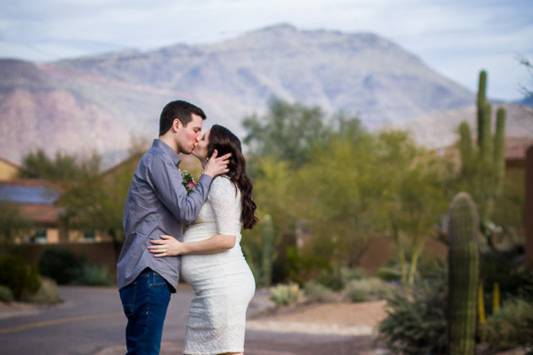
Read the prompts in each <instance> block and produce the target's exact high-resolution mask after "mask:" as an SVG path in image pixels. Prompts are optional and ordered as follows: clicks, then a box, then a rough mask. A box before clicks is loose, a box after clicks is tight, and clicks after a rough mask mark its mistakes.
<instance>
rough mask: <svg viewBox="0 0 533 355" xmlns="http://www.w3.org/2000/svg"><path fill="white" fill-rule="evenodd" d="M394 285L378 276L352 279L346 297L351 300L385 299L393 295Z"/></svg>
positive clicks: (346, 290)
mask: <svg viewBox="0 0 533 355" xmlns="http://www.w3.org/2000/svg"><path fill="white" fill-rule="evenodd" d="M393 292H394V286H392V285H390V284H388V283H386V282H384V281H382V280H381V279H378V278H368V279H362V280H352V281H350V283H349V284H348V285H347V286H346V289H345V291H344V297H345V299H347V300H348V301H350V302H365V301H375V300H383V299H386V298H388V297H390V296H391V295H392V293H393Z"/></svg>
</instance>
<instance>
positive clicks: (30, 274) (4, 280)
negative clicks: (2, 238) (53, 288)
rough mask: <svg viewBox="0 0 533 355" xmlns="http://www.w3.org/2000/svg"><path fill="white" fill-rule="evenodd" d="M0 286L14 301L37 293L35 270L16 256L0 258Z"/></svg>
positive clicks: (36, 273) (37, 277) (37, 278)
mask: <svg viewBox="0 0 533 355" xmlns="http://www.w3.org/2000/svg"><path fill="white" fill-rule="evenodd" d="M0 284H1V285H4V286H6V287H8V288H9V289H10V290H11V292H12V293H13V297H14V298H15V299H17V300H18V299H21V297H22V296H24V295H31V294H34V293H35V292H37V290H38V289H39V287H40V279H39V273H38V272H37V268H36V267H34V266H33V265H31V264H29V263H27V262H26V261H25V260H24V259H22V258H20V257H17V256H8V255H1V256H0Z"/></svg>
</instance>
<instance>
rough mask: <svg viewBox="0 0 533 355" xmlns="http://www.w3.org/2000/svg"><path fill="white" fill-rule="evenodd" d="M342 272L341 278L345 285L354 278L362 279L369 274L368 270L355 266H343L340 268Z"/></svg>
mask: <svg viewBox="0 0 533 355" xmlns="http://www.w3.org/2000/svg"><path fill="white" fill-rule="evenodd" d="M340 274H341V279H342V282H343V283H344V285H347V284H348V283H350V281H352V280H360V279H362V278H364V277H366V276H367V274H366V271H365V270H364V269H361V268H358V267H355V268H348V267H343V268H341V270H340Z"/></svg>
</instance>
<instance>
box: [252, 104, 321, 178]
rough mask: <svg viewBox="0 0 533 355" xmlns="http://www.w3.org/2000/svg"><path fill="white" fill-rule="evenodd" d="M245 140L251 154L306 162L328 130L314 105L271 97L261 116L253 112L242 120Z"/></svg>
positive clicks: (297, 164)
mask: <svg viewBox="0 0 533 355" xmlns="http://www.w3.org/2000/svg"><path fill="white" fill-rule="evenodd" d="M243 126H244V129H245V130H246V135H245V138H244V143H246V144H248V146H249V148H250V149H251V153H252V155H254V156H264V155H271V156H273V157H275V158H276V159H282V160H286V161H289V162H290V163H291V166H293V167H299V166H301V165H302V164H303V163H305V162H307V161H308V160H309V157H310V152H311V149H312V148H313V147H314V146H316V145H319V144H321V143H322V142H324V141H326V140H327V139H328V136H329V134H330V132H331V130H330V128H329V127H327V126H326V123H325V122H324V114H323V113H322V111H321V110H320V108H318V107H306V106H303V105H300V104H289V103H287V102H284V101H281V100H279V99H273V100H272V101H271V102H270V105H269V111H268V113H267V114H265V115H264V116H262V117H258V116H257V115H253V116H250V117H247V118H245V119H244V121H243Z"/></svg>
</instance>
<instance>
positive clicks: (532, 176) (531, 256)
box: [524, 145, 533, 270]
mask: <svg viewBox="0 0 533 355" xmlns="http://www.w3.org/2000/svg"><path fill="white" fill-rule="evenodd" d="M524 228H525V230H526V264H527V266H528V267H529V269H530V270H533V145H532V146H530V147H529V148H528V149H527V152H526V203H525V205H524Z"/></svg>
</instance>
